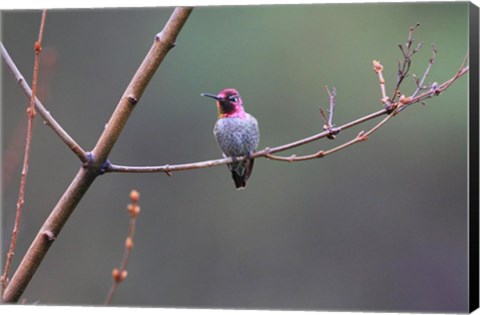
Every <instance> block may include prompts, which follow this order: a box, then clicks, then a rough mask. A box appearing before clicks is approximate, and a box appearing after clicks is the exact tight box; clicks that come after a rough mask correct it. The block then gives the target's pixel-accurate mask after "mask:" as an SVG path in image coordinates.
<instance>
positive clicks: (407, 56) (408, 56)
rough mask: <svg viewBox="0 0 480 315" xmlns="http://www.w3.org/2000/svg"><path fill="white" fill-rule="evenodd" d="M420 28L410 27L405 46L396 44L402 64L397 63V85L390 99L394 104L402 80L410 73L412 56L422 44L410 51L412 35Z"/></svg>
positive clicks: (412, 40)
mask: <svg viewBox="0 0 480 315" xmlns="http://www.w3.org/2000/svg"><path fill="white" fill-rule="evenodd" d="M419 26H420V23H417V24H415V26H412V27H410V29H409V32H408V39H407V42H406V43H405V46H404V45H402V44H398V47H399V48H400V50H401V52H402V54H403V62H400V61H398V72H397V85H396V86H395V89H394V92H393V94H392V97H391V101H392V102H394V101H395V99H396V98H397V97H398V96H399V92H400V85H401V84H402V82H403V80H404V79H405V78H406V77H407V74H408V72H409V71H410V65H411V64H412V56H413V55H414V54H415V53H417V52H418V51H419V50H420V48H422V46H423V44H422V43H419V44H418V45H417V47H416V48H414V49H413V50H412V44H413V42H414V39H413V33H414V32H415V30H416V29H417V28H418V27H419Z"/></svg>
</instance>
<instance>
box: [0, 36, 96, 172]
mask: <svg viewBox="0 0 480 315" xmlns="http://www.w3.org/2000/svg"><path fill="white" fill-rule="evenodd" d="M0 52H1V54H2V57H3V60H4V61H5V64H6V65H7V67H8V69H9V70H10V72H11V73H12V74H13V76H14V77H15V79H16V81H17V82H18V84H19V85H20V88H21V89H22V91H23V92H24V93H25V95H26V96H27V97H28V98H31V96H32V90H31V89H30V87H29V86H28V83H27V81H26V80H25V78H24V77H23V75H22V74H21V72H20V70H18V68H17V66H16V65H15V63H14V62H13V60H12V58H11V57H10V55H9V54H8V52H7V50H6V49H5V47H4V46H3V43H2V42H0ZM35 108H36V109H37V111H38V113H39V114H40V116H42V118H43V119H44V121H45V124H46V125H48V126H50V128H52V130H53V131H54V132H55V133H56V134H57V135H58V136H59V137H60V139H61V140H62V141H63V142H64V143H65V144H66V145H67V146H68V147H69V148H70V150H72V151H73V153H75V155H77V156H78V158H79V159H80V161H82V162H83V163H85V162H87V155H86V153H85V151H84V150H83V149H82V147H81V146H80V145H78V143H77V142H75V140H73V138H72V137H71V136H70V135H69V134H68V133H67V132H66V131H65V130H64V129H63V128H62V126H61V125H60V124H59V123H58V122H57V121H56V120H55V119H54V118H53V116H52V115H51V114H50V112H49V111H48V110H47V109H46V108H45V107H44V106H43V104H42V103H41V102H40V101H39V100H38V98H36V97H35Z"/></svg>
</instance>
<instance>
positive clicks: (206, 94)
mask: <svg viewBox="0 0 480 315" xmlns="http://www.w3.org/2000/svg"><path fill="white" fill-rule="evenodd" d="M200 95H201V96H206V97H210V98H213V99H216V100H217V101H220V100H221V98H220V97H218V96H216V95H215V94H210V93H202V94H200Z"/></svg>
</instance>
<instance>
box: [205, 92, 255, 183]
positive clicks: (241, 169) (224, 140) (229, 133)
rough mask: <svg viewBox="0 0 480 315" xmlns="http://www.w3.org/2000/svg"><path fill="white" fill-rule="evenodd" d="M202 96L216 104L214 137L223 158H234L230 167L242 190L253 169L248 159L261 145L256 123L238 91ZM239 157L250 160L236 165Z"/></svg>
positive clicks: (235, 181)
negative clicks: (244, 106)
mask: <svg viewBox="0 0 480 315" xmlns="http://www.w3.org/2000/svg"><path fill="white" fill-rule="evenodd" d="M201 95H202V96H207V97H210V98H213V99H215V100H216V101H217V110H218V120H217V122H216V123H215V127H214V128H213V134H214V136H215V139H216V140H217V143H218V146H219V147H220V149H221V150H222V152H223V156H224V157H232V158H233V160H234V161H233V162H232V163H229V164H227V166H228V169H229V170H230V172H231V173H232V178H233V181H234V183H235V187H236V188H237V190H240V189H243V188H245V185H246V183H247V180H248V178H249V177H250V175H251V174H252V169H253V162H254V160H253V159H248V157H249V156H250V155H251V154H252V153H253V152H255V150H256V149H257V146H258V142H259V141H260V131H259V130H258V123H257V120H256V119H255V117H253V116H252V115H250V114H249V113H247V112H245V110H244V109H243V101H242V98H241V97H240V94H239V93H238V91H237V90H235V89H224V90H222V91H221V92H220V93H218V95H215V94H210V93H202V94H201ZM239 156H247V159H245V160H242V161H235V158H236V157H239Z"/></svg>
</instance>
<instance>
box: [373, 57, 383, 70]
mask: <svg viewBox="0 0 480 315" xmlns="http://www.w3.org/2000/svg"><path fill="white" fill-rule="evenodd" d="M373 71H375V72H376V73H379V72H382V71H383V66H382V64H381V63H380V61H378V60H374V61H373Z"/></svg>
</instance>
